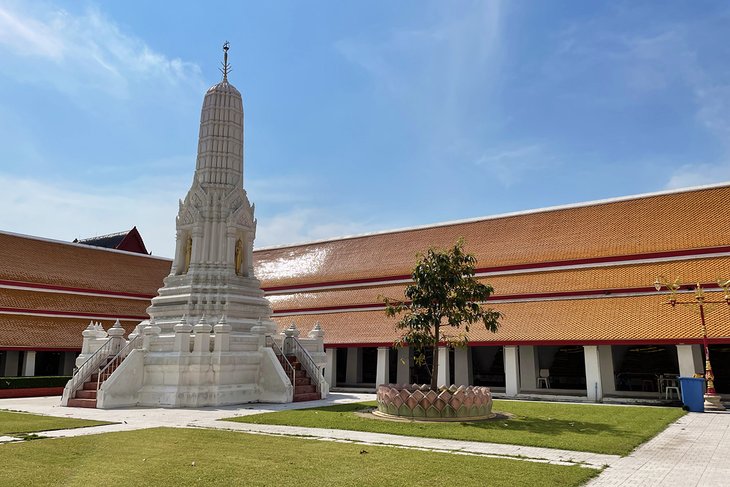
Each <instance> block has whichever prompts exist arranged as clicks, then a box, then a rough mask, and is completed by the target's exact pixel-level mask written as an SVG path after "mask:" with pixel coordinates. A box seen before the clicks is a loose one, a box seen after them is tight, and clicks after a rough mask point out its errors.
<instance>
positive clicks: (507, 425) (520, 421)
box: [300, 403, 626, 435]
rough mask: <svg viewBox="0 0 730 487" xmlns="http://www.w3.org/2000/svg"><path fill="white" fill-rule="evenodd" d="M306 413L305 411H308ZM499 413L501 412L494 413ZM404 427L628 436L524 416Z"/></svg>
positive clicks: (333, 410)
mask: <svg viewBox="0 0 730 487" xmlns="http://www.w3.org/2000/svg"><path fill="white" fill-rule="evenodd" d="M373 408H374V406H372V405H369V404H363V403H351V404H338V405H334V406H320V407H314V408H309V409H306V410H300V411H302V414H308V413H311V412H317V413H318V414H319V413H323V414H340V413H354V412H357V411H371V410H372V409H373ZM305 411H306V412H305ZM495 412H496V413H499V411H495ZM361 419H362V420H363V421H368V422H378V423H381V422H385V420H383V419H379V418H377V417H372V418H361ZM398 424H399V425H403V424H417V425H418V426H423V427H433V428H439V427H445V426H446V425H449V426H457V425H458V426H463V427H465V428H468V429H474V430H483V431H524V432H529V433H534V434H543V435H559V434H563V433H566V432H568V433H574V434H582V435H595V434H626V431H623V430H621V429H619V428H617V427H616V426H615V425H611V424H606V423H597V422H588V421H570V420H566V419H555V418H532V417H524V416H519V415H518V416H514V417H511V418H509V419H503V420H493V419H491V420H484V421H463V422H458V421H453V422H438V421H434V422H429V421H413V422H412V423H411V422H404V423H398Z"/></svg>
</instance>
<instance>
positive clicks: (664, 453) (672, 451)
mask: <svg viewBox="0 0 730 487" xmlns="http://www.w3.org/2000/svg"><path fill="white" fill-rule="evenodd" d="M588 485H589V486H591V487H595V486H609V485H610V486H619V485H620V486H638V485H647V486H648V485H652V486H653V485H671V486H674V487H680V486H681V487H684V486H713V487H714V486H723V485H725V486H730V412H721V413H720V412H707V413H704V414H703V413H689V414H687V415H686V416H684V417H682V418H680V419H679V420H678V421H677V422H675V423H673V424H671V425H670V426H669V427H668V428H667V429H666V430H664V431H663V432H662V433H660V434H658V435H657V436H655V437H654V438H653V439H651V440H649V441H648V442H646V443H644V444H643V445H642V446H640V447H639V448H637V449H636V451H635V452H634V453H632V454H631V455H629V456H627V457H624V458H622V459H620V460H618V461H617V462H615V463H613V464H611V465H610V466H609V468H607V469H606V471H604V472H603V473H602V474H601V475H600V476H599V477H598V478H596V479H595V480H593V481H592V482H590V483H589V484H588Z"/></svg>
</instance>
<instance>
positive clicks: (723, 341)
mask: <svg viewBox="0 0 730 487" xmlns="http://www.w3.org/2000/svg"><path fill="white" fill-rule="evenodd" d="M707 341H708V343H709V344H710V345H730V337H726V338H708V339H707ZM701 344H702V339H701V338H683V339H679V338H675V339H648V340H644V339H636V340H630V339H629V340H524V341H514V340H513V341H505V340H494V341H470V342H469V346H470V347H504V346H533V347H554V346H564V345H588V346H591V345H701ZM363 347H371V348H375V347H391V348H392V347H393V342H353V343H325V344H324V348H363Z"/></svg>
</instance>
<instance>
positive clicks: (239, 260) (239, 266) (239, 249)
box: [228, 238, 243, 276]
mask: <svg viewBox="0 0 730 487" xmlns="http://www.w3.org/2000/svg"><path fill="white" fill-rule="evenodd" d="M228 255H230V254H228ZM235 257H236V259H235V262H236V274H237V275H239V276H241V275H243V242H241V239H240V238H239V239H238V240H236V254H235Z"/></svg>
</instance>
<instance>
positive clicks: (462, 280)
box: [382, 239, 502, 389]
mask: <svg viewBox="0 0 730 487" xmlns="http://www.w3.org/2000/svg"><path fill="white" fill-rule="evenodd" d="M463 246H464V241H463V239H459V240H458V241H457V242H456V244H455V245H454V247H453V248H451V249H448V250H439V249H434V248H431V249H429V250H428V251H427V252H426V254H425V255H423V254H418V255H417V258H418V261H417V263H416V267H415V268H414V269H413V274H412V275H411V276H412V279H413V283H412V284H409V285H408V286H407V287H406V289H405V292H404V295H405V297H406V301H398V300H393V299H390V298H386V297H382V299H383V301H384V303H385V314H386V315H387V316H390V317H395V316H397V315H400V314H401V313H403V316H402V317H401V318H400V320H399V321H398V323H396V329H397V330H405V332H404V333H403V334H402V335H401V337H400V338H398V339H397V340H396V341H395V344H394V345H395V346H396V347H404V346H411V347H413V349H414V350H415V351H416V352H417V355H416V356H415V357H414V360H415V361H416V363H417V364H420V365H422V364H424V363H425V358H426V356H425V353H424V349H425V348H427V347H432V350H433V362H432V366H431V371H429V372H430V373H431V389H437V388H438V384H437V383H436V381H437V379H438V374H437V373H436V371H437V370H438V345H439V344H441V343H444V344H446V345H447V346H448V347H454V346H466V344H467V341H468V337H467V335H466V334H463V333H459V334H458V335H451V334H449V333H446V332H444V327H446V326H448V327H451V328H457V329H458V328H459V327H460V326H461V325H462V324H463V325H464V331H465V332H466V333H469V326H470V325H472V324H474V323H476V322H479V321H481V322H482V323H484V327H485V328H486V329H487V330H489V331H491V332H493V333H494V332H496V331H497V328H498V327H499V319H500V318H501V317H502V314H501V313H500V312H498V311H495V310H493V309H491V308H485V307H484V305H483V302H484V301H486V300H487V298H489V296H490V295H491V294H492V293H493V292H494V289H493V288H492V286H490V285H488V284H483V283H481V282H479V281H478V280H477V279H476V278H475V277H474V274H475V266H476V258H475V257H474V256H473V255H471V254H467V253H465V252H464V249H463ZM446 329H447V330H448V329H449V328H446Z"/></svg>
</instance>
